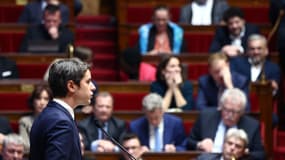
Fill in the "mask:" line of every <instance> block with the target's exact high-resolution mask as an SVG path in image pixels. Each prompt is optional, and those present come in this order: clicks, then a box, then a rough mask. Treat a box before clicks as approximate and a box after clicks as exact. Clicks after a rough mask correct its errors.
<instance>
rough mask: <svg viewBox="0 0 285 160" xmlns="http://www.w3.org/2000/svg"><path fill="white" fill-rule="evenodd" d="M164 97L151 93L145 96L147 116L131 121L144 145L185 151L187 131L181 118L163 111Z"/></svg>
mask: <svg viewBox="0 0 285 160" xmlns="http://www.w3.org/2000/svg"><path fill="white" fill-rule="evenodd" d="M162 101H163V100H162V97H161V96H160V95H158V94H157V93H150V94H148V95H146V96H145V97H144V98H143V101H142V105H143V111H144V113H145V116H143V117H141V118H138V119H136V120H134V121H131V123H130V131H131V132H133V133H135V134H137V135H138V137H139V139H140V141H141V143H142V145H143V146H146V147H147V148H148V150H150V151H154V152H176V151H184V150H185V146H184V144H183V141H184V140H185V131H184V127H183V122H182V120H181V119H180V118H178V117H176V116H173V115H170V114H166V113H164V112H163V107H162Z"/></svg>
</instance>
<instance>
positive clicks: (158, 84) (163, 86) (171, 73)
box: [150, 55, 193, 112]
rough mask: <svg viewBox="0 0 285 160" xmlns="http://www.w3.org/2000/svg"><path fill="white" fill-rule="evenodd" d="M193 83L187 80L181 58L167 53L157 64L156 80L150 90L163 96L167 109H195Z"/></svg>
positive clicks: (165, 108) (164, 106)
mask: <svg viewBox="0 0 285 160" xmlns="http://www.w3.org/2000/svg"><path fill="white" fill-rule="evenodd" d="M192 90H193V87H192V84H191V82H190V81H189V80H185V77H184V74H183V67H182V64H181V63H180V60H179V59H178V58H177V57H175V56H174V55H165V56H163V57H162V60H161V62H160V63H159V65H158V66H157V71H156V81H155V82H153V83H152V84H151V87H150V91H151V92H155V93H158V94H159V95H161V96H162V97H163V108H164V110H165V111H170V112H171V111H182V110H191V109H193V98H192Z"/></svg>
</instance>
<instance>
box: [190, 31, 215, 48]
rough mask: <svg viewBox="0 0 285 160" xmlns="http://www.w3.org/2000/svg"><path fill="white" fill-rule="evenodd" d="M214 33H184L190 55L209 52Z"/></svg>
mask: <svg viewBox="0 0 285 160" xmlns="http://www.w3.org/2000/svg"><path fill="white" fill-rule="evenodd" d="M214 32H215V31H212V32H204V33H201V32H197V33H195V32H187V31H184V38H185V42H186V44H187V50H188V52H190V53H197V52H198V53H205V52H208V51H209V47H210V45H211V42H212V39H213V37H214Z"/></svg>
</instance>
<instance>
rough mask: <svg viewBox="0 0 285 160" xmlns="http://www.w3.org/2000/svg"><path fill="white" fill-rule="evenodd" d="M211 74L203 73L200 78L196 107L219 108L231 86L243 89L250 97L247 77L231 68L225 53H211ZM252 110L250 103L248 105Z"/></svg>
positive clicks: (201, 108)
mask: <svg viewBox="0 0 285 160" xmlns="http://www.w3.org/2000/svg"><path fill="white" fill-rule="evenodd" d="M208 68H209V74H206V75H203V76H201V77H200V78H199V80H198V86H199V88H198V95H197V99H196V108H197V109H198V110H204V109H206V108H217V107H218V102H219V99H220V97H221V95H222V94H223V92H224V90H226V89H231V88H239V89H241V90H242V91H243V92H244V93H245V94H246V95H247V97H248V94H249V86H248V83H247V78H246V77H245V76H243V75H242V74H239V73H237V72H234V71H231V70H230V64H229V59H228V57H227V56H226V55H225V54H223V53H215V54H211V55H210V56H209V58H208ZM246 110H247V111H250V104H249V101H248V104H247V105H246Z"/></svg>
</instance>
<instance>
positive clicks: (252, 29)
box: [209, 7, 259, 57]
mask: <svg viewBox="0 0 285 160" xmlns="http://www.w3.org/2000/svg"><path fill="white" fill-rule="evenodd" d="M223 19H224V21H225V23H226V26H220V27H218V28H217V29H216V33H215V35H214V38H213V41H212V43H211V46H210V49H209V52H210V53H216V52H222V53H224V54H226V55H227V56H229V57H234V56H237V55H241V54H243V53H244V51H245V49H246V43H247V38H248V37H249V36H250V35H251V34H254V33H259V29H258V27H257V26H255V25H253V24H250V23H246V21H245V18H244V13H243V12H242V10H241V9H240V8H237V7H230V8H229V9H227V10H226V11H225V13H224V15H223Z"/></svg>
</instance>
